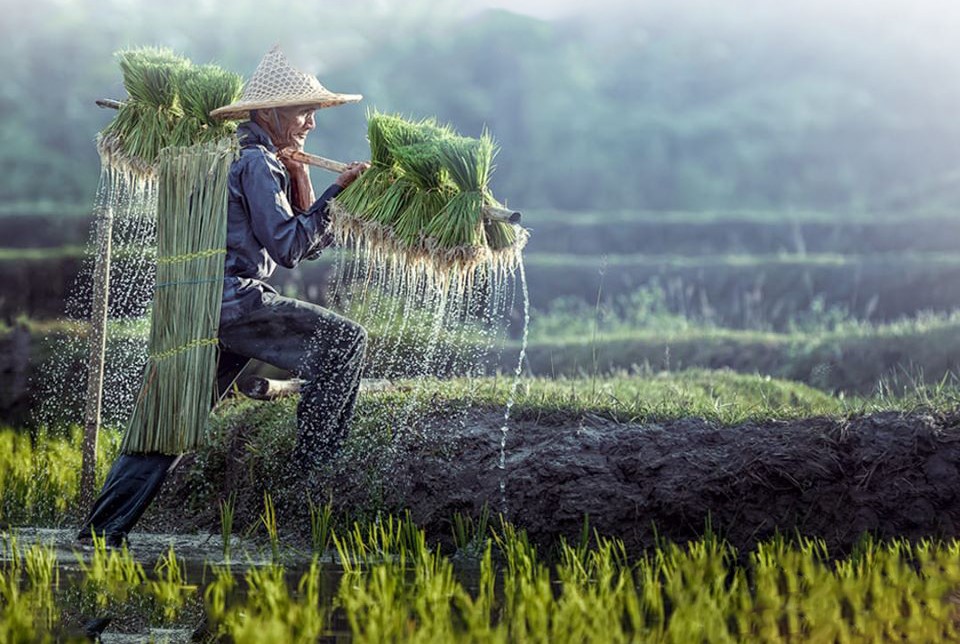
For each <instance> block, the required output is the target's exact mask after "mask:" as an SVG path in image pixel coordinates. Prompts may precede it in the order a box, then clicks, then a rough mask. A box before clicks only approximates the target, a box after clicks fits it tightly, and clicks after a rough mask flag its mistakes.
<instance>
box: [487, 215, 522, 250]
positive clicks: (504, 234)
mask: <svg viewBox="0 0 960 644" xmlns="http://www.w3.org/2000/svg"><path fill="white" fill-rule="evenodd" d="M483 234H484V238H485V239H486V244H487V246H489V247H490V250H493V251H498V250H504V249H507V248H510V247H511V246H513V245H514V244H516V243H517V226H516V225H515V224H511V223H508V222H506V221H499V220H496V219H487V220H484V222H483Z"/></svg>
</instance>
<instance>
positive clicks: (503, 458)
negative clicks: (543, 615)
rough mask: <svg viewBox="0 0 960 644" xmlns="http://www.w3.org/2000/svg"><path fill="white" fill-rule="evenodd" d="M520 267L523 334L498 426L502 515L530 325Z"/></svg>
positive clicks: (524, 283)
mask: <svg viewBox="0 0 960 644" xmlns="http://www.w3.org/2000/svg"><path fill="white" fill-rule="evenodd" d="M518 267H519V269H520V290H521V293H522V294H523V334H522V336H521V339H520V355H519V356H518V358H517V368H516V369H515V370H514V372H513V382H512V383H511V385H510V395H509V396H508V397H507V405H506V408H505V409H504V411H503V424H502V425H501V426H500V461H499V463H498V468H499V469H500V509H501V512H502V513H503V516H504V517H507V516H508V513H507V509H508V508H507V434H508V433H509V431H510V424H509V423H510V412H511V411H512V410H513V405H514V402H515V400H516V395H517V388H518V387H519V386H520V374H521V373H523V362H524V360H526V357H527V334H528V330H529V327H530V293H529V291H528V290H527V274H526V272H525V271H524V268H523V260H521V261H520V262H519V264H518Z"/></svg>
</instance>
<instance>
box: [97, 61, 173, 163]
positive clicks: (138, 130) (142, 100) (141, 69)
mask: <svg viewBox="0 0 960 644" xmlns="http://www.w3.org/2000/svg"><path fill="white" fill-rule="evenodd" d="M117 59H118V60H119V63H120V69H121V71H122V72H123V86H124V88H125V89H126V90H127V94H128V95H129V98H128V99H127V100H126V101H124V102H123V103H122V104H121V106H120V109H119V111H118V113H117V116H116V118H114V119H113V121H111V122H110V123H109V124H108V125H107V127H106V128H104V130H103V131H102V132H101V133H100V140H99V147H100V150H101V154H103V155H105V156H109V157H110V158H111V161H112V162H113V163H114V164H115V165H127V166H129V168H130V169H131V170H133V171H135V172H136V173H138V174H150V173H151V172H152V170H153V167H152V166H153V164H154V162H155V160H156V158H157V155H158V154H159V153H160V150H161V149H163V148H164V147H166V146H168V145H170V144H171V143H173V142H174V140H175V137H174V130H175V129H176V125H177V122H178V120H179V118H180V117H181V116H182V112H181V111H180V105H179V101H178V100H177V76H178V74H179V73H181V72H182V71H183V70H184V69H186V68H187V67H189V65H190V61H188V60H187V59H186V58H183V57H182V56H178V55H176V54H174V53H173V51H171V50H169V49H161V48H155V47H144V48H140V49H129V50H125V51H121V52H119V53H118V54H117Z"/></svg>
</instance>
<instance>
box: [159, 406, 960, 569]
mask: <svg viewBox="0 0 960 644" xmlns="http://www.w3.org/2000/svg"><path fill="white" fill-rule="evenodd" d="M464 420H465V422H457V423H456V424H457V425H458V426H459V427H458V429H457V430H456V431H455V432H454V433H450V434H448V435H447V436H445V437H444V438H443V439H442V440H439V439H437V438H435V439H434V440H433V441H427V444H425V443H424V442H423V441H417V444H416V446H408V447H407V448H405V449H401V450H399V454H398V455H395V456H393V457H386V456H383V454H379V453H378V454H370V455H367V456H366V457H358V456H354V457H353V460H352V462H350V463H345V464H343V465H342V466H341V467H339V468H337V469H338V471H337V472H335V473H330V474H328V475H326V476H325V477H321V478H320V479H316V480H313V481H310V482H302V481H298V482H297V483H295V484H294V488H295V489H291V490H287V491H286V492H285V493H282V494H279V495H278V498H280V499H295V500H294V501H291V502H288V503H287V504H286V507H281V508H279V512H280V517H281V528H283V527H284V526H286V528H287V530H288V531H292V532H293V533H295V534H297V535H300V536H303V537H304V538H308V537H309V522H308V520H307V516H306V509H305V507H303V506H304V505H305V503H303V502H302V499H303V498H304V497H303V496H302V495H303V494H305V493H306V492H310V493H311V494H314V496H315V498H316V497H318V496H319V497H320V498H332V499H333V502H334V505H335V507H336V508H337V509H338V510H340V511H342V512H346V513H350V512H357V511H359V512H361V513H363V512H368V511H371V510H372V509H373V508H385V509H388V510H391V511H400V510H402V509H404V508H408V509H409V510H410V511H411V513H412V516H413V518H414V519H415V520H416V522H417V523H418V524H420V525H422V526H424V527H425V528H426V529H427V531H428V534H430V535H431V536H433V537H435V538H438V539H441V540H449V538H450V533H451V531H450V522H451V519H452V517H453V516H454V513H456V512H460V513H464V514H470V515H474V516H476V515H479V514H480V512H481V509H482V507H483V506H484V504H488V505H489V506H490V507H491V509H492V510H493V511H498V510H500V509H501V507H502V506H501V501H502V499H503V498H505V501H506V510H507V517H508V518H509V519H510V520H511V521H513V522H514V523H515V524H517V525H518V526H521V527H523V528H525V529H526V530H527V531H528V533H529V534H530V536H531V537H532V538H533V539H534V540H535V541H537V542H539V543H541V544H546V543H550V542H552V541H554V540H555V539H556V538H558V537H559V536H561V535H564V536H566V537H567V538H568V539H575V538H576V537H577V535H578V534H579V533H580V530H581V528H582V525H583V517H584V515H589V522H590V526H591V527H592V528H595V529H596V530H597V531H599V533H601V534H603V535H607V536H616V537H619V538H621V539H622V540H623V541H624V542H625V544H626V546H627V548H628V549H629V550H630V551H631V552H634V553H636V552H639V551H640V550H642V549H644V548H647V547H650V546H653V545H654V544H655V541H656V539H657V536H658V535H659V537H660V538H665V539H669V540H673V541H678V542H683V541H686V540H688V539H694V538H697V537H699V536H701V535H702V534H703V532H704V528H705V526H706V525H707V522H708V521H709V522H710V524H711V525H712V528H713V530H714V531H716V532H718V533H719V534H720V535H721V536H722V537H724V538H726V539H727V540H728V541H729V542H731V543H732V544H733V545H734V546H736V547H738V548H740V549H741V550H745V549H749V548H751V547H752V546H753V545H754V544H755V543H756V542H757V541H758V540H763V539H767V538H769V537H771V536H772V535H774V534H775V533H776V532H777V531H779V532H781V533H783V534H785V535H787V536H790V535H795V534H797V533H799V534H802V535H805V536H816V537H822V538H823V539H825V540H826V542H827V544H828V546H829V547H830V549H831V551H832V552H835V553H837V554H839V553H842V552H843V551H845V550H847V549H849V548H850V547H851V546H852V545H854V544H855V543H856V542H857V540H858V539H859V538H860V537H861V536H862V535H863V534H864V533H871V534H873V535H874V536H878V537H882V538H892V537H907V538H911V539H917V538H922V537H951V536H954V535H957V534H958V532H957V531H958V528H960V503H958V500H960V499H958V495H960V469H958V466H960V418H958V417H957V416H954V415H951V416H938V415H927V414H921V413H913V414H899V413H884V414H878V415H872V416H864V417H857V418H852V419H841V420H838V419H826V418H810V419H802V420H795V421H771V422H764V423H757V424H745V425H740V426H736V427H719V426H715V425H712V424H710V423H708V422H705V421H702V420H698V419H686V420H679V421H673V422H665V423H662V424H647V425H631V424H616V423H612V422H609V421H605V420H600V419H594V420H590V419H584V420H581V421H577V422H573V423H569V422H559V421H557V422H552V423H551V424H549V425H545V424H542V423H541V424H536V423H533V422H517V423H515V424H511V426H510V429H509V432H508V434H507V443H506V468H505V469H504V470H501V469H500V468H499V467H498V463H499V458H500V454H499V451H500V437H501V433H500V429H499V428H500V426H501V422H502V412H501V413H500V414H499V415H498V414H495V413H492V412H491V413H487V414H479V413H474V414H472V415H471V416H470V417H468V418H466V419H464ZM237 453H238V454H239V452H237ZM364 458H366V460H364ZM358 459H359V460H358ZM222 465H223V467H222V470H219V468H218V471H219V473H218V474H217V477H216V478H217V480H207V481H205V483H206V486H205V487H207V489H208V490H211V491H212V492H213V491H218V492H213V493H214V494H219V495H220V496H221V497H222V496H225V495H226V494H227V493H229V492H228V491H227V489H228V488H232V489H233V490H234V491H235V492H236V493H237V494H238V520H239V521H243V520H244V518H245V519H246V520H248V521H255V520H256V517H257V513H258V512H259V511H260V510H261V509H262V498H263V496H262V495H263V489H264V488H263V487H262V485H263V484H264V481H263V478H262V477H259V476H258V477H251V475H250V472H247V471H232V470H239V469H243V468H248V467H249V465H243V464H241V459H233V458H231V457H230V455H229V454H227V455H226V457H225V458H224V459H223V461H222ZM197 467H198V465H197V464H196V463H191V462H189V461H188V462H187V463H185V464H184V466H183V467H181V469H180V471H179V472H178V473H177V474H176V475H175V476H174V477H173V479H172V480H171V481H170V483H169V484H168V486H167V490H166V491H165V493H164V494H163V497H162V500H161V502H160V506H159V507H158V509H157V511H156V512H154V513H153V515H154V516H153V521H163V522H165V523H166V521H170V523H174V524H176V523H178V522H179V525H180V526H181V527H182V528H187V529H189V528H205V529H209V530H210V531H212V532H216V531H218V529H219V517H218V515H217V514H216V513H215V511H213V508H215V507H216V503H215V502H208V503H207V504H206V505H205V506H204V507H206V508H207V511H206V512H203V511H200V512H199V513H196V514H194V515H193V518H192V520H191V521H188V522H187V524H189V525H187V524H185V523H184V516H185V513H184V508H185V507H188V506H189V505H190V504H191V499H193V501H192V502H193V503H194V504H195V503H196V499H197V496H196V490H197V477H196V475H197V471H196V470H197ZM191 468H193V472H192V473H191ZM374 472H376V473H374ZM501 480H502V481H503V483H504V488H503V497H502V496H501ZM244 481H247V482H250V481H256V483H254V484H252V485H251V484H250V483H244ZM245 486H246V487H245ZM248 488H249V489H248ZM244 515H246V516H244ZM367 516H369V514H367ZM170 523H168V524H167V527H169V526H170ZM204 524H206V525H204Z"/></svg>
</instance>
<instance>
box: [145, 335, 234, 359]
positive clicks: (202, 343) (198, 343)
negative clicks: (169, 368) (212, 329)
mask: <svg viewBox="0 0 960 644" xmlns="http://www.w3.org/2000/svg"><path fill="white" fill-rule="evenodd" d="M219 341H220V340H219V339H218V338H203V339H201V340H191V341H190V342H187V343H186V344H184V345H181V346H179V347H176V348H175V349H170V350H168V351H164V352H162V353H152V354H150V358H151V359H152V360H154V361H155V362H159V361H161V360H166V359H167V358H172V357H173V356H175V355H177V354H178V353H183V352H184V351H189V350H190V349H196V348H198V347H207V346H210V345H213V344H217V343H218V342H219Z"/></svg>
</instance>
